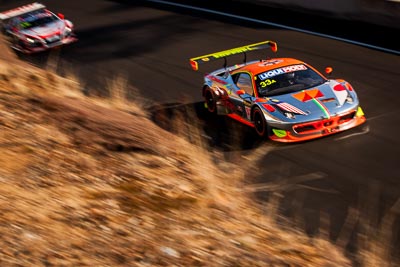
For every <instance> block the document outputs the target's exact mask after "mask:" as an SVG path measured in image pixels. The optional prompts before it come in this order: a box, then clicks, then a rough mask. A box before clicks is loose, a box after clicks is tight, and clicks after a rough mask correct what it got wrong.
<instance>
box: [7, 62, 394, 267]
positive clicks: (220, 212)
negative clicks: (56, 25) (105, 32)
mask: <svg viewBox="0 0 400 267" xmlns="http://www.w3.org/2000/svg"><path fill="white" fill-rule="evenodd" d="M52 60H54V62H55V63H54V62H53V63H51V64H49V68H48V69H46V70H41V69H36V68H34V67H27V66H26V65H25V64H22V63H21V64H19V63H18V62H15V64H8V63H6V62H5V61H2V62H0V112H1V116H0V129H1V131H0V165H1V166H2V167H1V169H0V181H1V183H0V212H1V216H0V234H1V235H2V239H1V240H0V265H1V266H351V265H352V263H351V260H350V259H349V258H348V257H346V255H345V246H346V244H347V243H348V239H349V238H350V237H349V235H350V233H351V232H352V231H353V228H354V225H355V224H356V222H358V221H359V220H360V219H359V214H358V210H357V209H353V210H351V211H349V218H348V222H347V224H346V227H347V228H343V232H342V234H341V236H340V238H339V239H338V241H337V243H336V244H333V243H332V242H331V241H330V240H329V238H328V237H327V234H325V235H323V234H321V236H319V237H314V238H311V237H309V236H307V235H306V234H305V233H304V232H303V230H301V229H298V228H296V227H292V226H290V225H285V224H283V223H282V221H281V220H278V218H279V217H280V216H281V214H280V211H279V205H280V201H281V199H282V192H283V191H280V190H279V188H278V190H276V192H279V191H280V192H281V193H275V194H273V195H272V196H273V197H271V198H270V200H269V202H268V205H267V206H261V205H260V203H257V202H256V201H255V199H254V195H253V192H254V191H252V190H245V188H244V179H245V177H249V176H250V177H251V176H252V175H254V174H255V173H256V172H257V162H258V160H259V159H260V158H261V157H263V156H265V154H266V153H268V152H269V151H270V150H271V149H272V148H271V147H269V146H268V145H262V146H260V147H258V148H256V149H254V150H253V151H252V153H249V154H248V155H247V156H246V157H242V156H238V157H239V158H238V160H240V162H241V165H236V164H235V163H231V162H228V161H226V160H225V158H224V156H223V155H221V154H220V153H219V152H218V151H211V150H210V149H209V147H208V144H207V143H204V139H203V138H202V137H201V136H202V128H201V125H196V124H194V123H193V121H195V120H196V119H195V114H194V113H193V111H192V110H189V109H186V110H183V111H180V112H178V113H177V114H175V115H176V116H174V119H173V121H170V120H168V121H165V122H164V123H166V124H169V125H170V126H171V132H173V134H172V133H171V132H168V131H165V130H163V129H161V128H160V127H158V126H157V125H155V124H154V123H153V122H152V121H151V120H149V115H148V114H147V111H146V110H145V108H144V105H145V104H146V101H145V100H144V99H143V98H142V97H141V96H140V95H139V93H138V91H137V90H135V89H134V88H133V89H132V88H129V84H128V80H127V77H122V76H121V77H120V76H118V77H114V78H112V79H111V80H110V81H109V83H108V88H107V90H108V91H109V93H110V94H109V97H108V98H100V97H95V96H88V95H85V94H84V93H83V88H82V86H81V84H80V82H79V80H78V79H77V75H75V74H74V73H73V71H67V72H66V74H65V75H64V77H60V76H58V75H57V74H56V73H55V72H54V69H55V65H56V64H57V63H56V62H57V59H56V58H53V59H52ZM132 92H133V93H132ZM235 138H237V139H240V136H238V137H235ZM233 143H235V142H233ZM243 165H245V166H247V167H246V168H242V166H243ZM395 210H398V207H397V206H396V207H394V208H393V210H392V212H391V213H389V214H388V215H387V217H385V218H384V220H383V222H382V224H381V228H380V230H379V231H377V232H374V230H373V228H369V226H370V224H368V223H366V224H365V225H364V230H365V232H364V233H363V235H362V236H360V237H362V238H363V240H364V241H363V242H362V244H363V249H362V250H360V251H359V254H358V255H356V257H358V259H359V262H360V263H361V266H364V267H372V266H392V265H391V264H392V263H391V262H390V260H391V258H390V256H389V255H388V250H387V248H388V245H387V244H388V243H390V231H391V229H392V227H393V221H394V218H395V217H394V214H395ZM322 219H324V218H322ZM278 221H279V223H278ZM362 221H366V220H365V218H363V219H362ZM324 222H325V225H326V226H325V227H329V220H328V219H326V218H325V220H324ZM323 230H324V229H322V232H323Z"/></svg>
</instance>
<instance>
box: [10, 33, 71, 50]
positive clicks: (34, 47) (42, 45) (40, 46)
mask: <svg viewBox="0 0 400 267" xmlns="http://www.w3.org/2000/svg"><path fill="white" fill-rule="evenodd" d="M76 41H78V38H76V37H75V36H73V35H69V36H66V37H64V38H63V39H61V40H59V41H57V42H52V43H46V42H38V43H35V44H34V45H32V44H28V43H26V42H25V43H24V45H23V46H22V45H14V46H12V48H13V49H15V50H18V51H20V52H22V53H25V54H33V53H38V52H43V51H47V50H50V49H53V48H57V47H61V46H64V45H67V44H71V43H74V42H76Z"/></svg>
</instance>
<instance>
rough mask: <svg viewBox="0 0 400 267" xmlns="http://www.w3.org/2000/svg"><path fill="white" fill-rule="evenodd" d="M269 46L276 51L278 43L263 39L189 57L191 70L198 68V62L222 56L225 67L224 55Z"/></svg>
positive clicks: (227, 55)
mask: <svg viewBox="0 0 400 267" xmlns="http://www.w3.org/2000/svg"><path fill="white" fill-rule="evenodd" d="M267 48H271V50H272V52H277V51H278V44H277V43H276V42H273V41H264V42H260V43H256V44H250V45H245V46H241V47H236V48H232V49H228V50H224V51H220V52H216V53H212V54H209V55H205V56H200V57H194V58H191V59H190V65H191V66H192V69H193V70H195V71H196V70H198V69H199V63H205V62H210V61H213V60H216V59H220V58H224V59H225V67H226V57H229V56H233V55H236V54H242V53H244V54H245V53H246V52H250V51H255V50H261V49H267Z"/></svg>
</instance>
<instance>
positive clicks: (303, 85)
mask: <svg viewBox="0 0 400 267" xmlns="http://www.w3.org/2000/svg"><path fill="white" fill-rule="evenodd" d="M325 81H326V79H325V78H324V77H322V76H321V75H319V74H318V73H317V72H315V71H314V70H312V69H310V68H308V67H307V66H305V65H303V64H298V65H292V66H288V67H282V68H278V69H274V70H271V71H268V72H264V73H260V74H258V75H257V76H256V86H257V90H258V94H259V96H261V97H264V96H274V95H282V94H287V93H292V92H297V91H301V90H305V89H308V88H311V87H314V86H318V85H320V84H323V83H324V82H325Z"/></svg>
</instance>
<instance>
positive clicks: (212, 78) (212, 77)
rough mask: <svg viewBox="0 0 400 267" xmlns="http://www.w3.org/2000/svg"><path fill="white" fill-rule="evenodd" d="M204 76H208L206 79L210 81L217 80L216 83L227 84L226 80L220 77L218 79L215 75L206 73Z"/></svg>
mask: <svg viewBox="0 0 400 267" xmlns="http://www.w3.org/2000/svg"><path fill="white" fill-rule="evenodd" d="M206 78H208V79H210V80H211V81H214V82H218V83H221V84H227V82H226V81H224V80H221V79H219V78H217V77H215V76H213V75H207V76H206Z"/></svg>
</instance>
